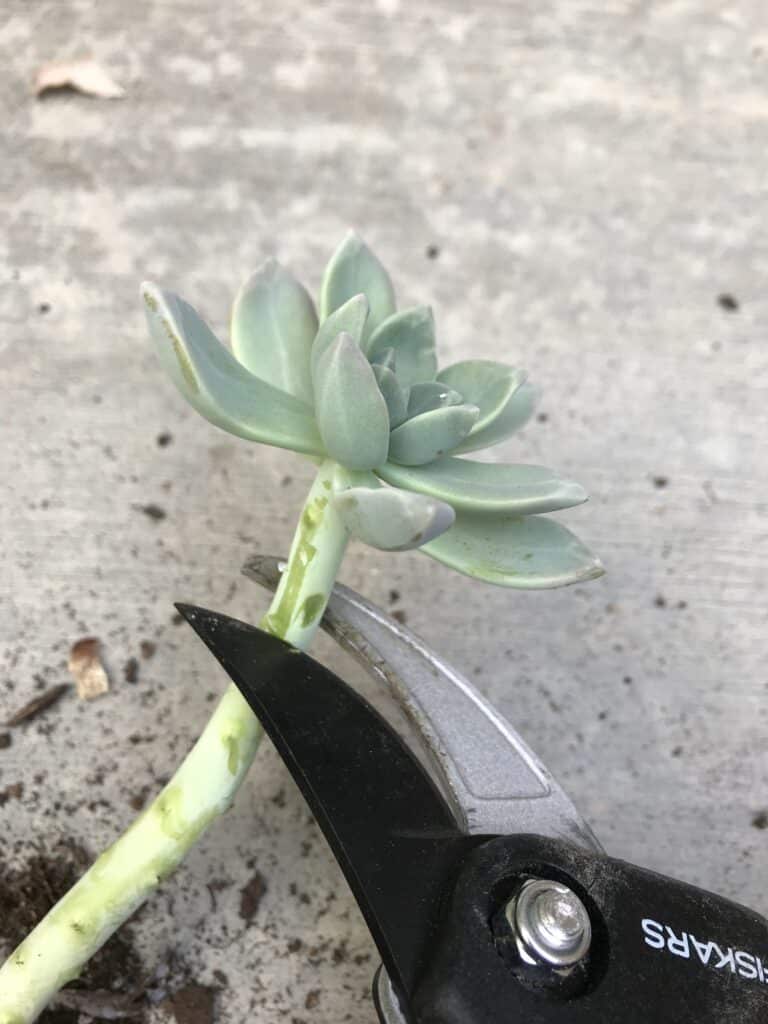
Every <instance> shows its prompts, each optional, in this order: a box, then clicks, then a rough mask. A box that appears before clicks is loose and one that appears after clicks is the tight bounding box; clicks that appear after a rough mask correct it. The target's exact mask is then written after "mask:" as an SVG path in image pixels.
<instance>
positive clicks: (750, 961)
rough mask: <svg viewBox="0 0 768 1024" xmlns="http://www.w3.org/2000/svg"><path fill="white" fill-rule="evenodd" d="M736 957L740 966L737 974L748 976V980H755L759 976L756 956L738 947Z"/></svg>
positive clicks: (743, 976)
mask: <svg viewBox="0 0 768 1024" xmlns="http://www.w3.org/2000/svg"><path fill="white" fill-rule="evenodd" d="M734 956H735V959H736V966H737V967H738V970H737V972H736V973H737V974H738V975H739V976H740V977H742V978H746V979H747V980H748V981H754V979H755V978H756V977H757V965H756V963H755V960H756V957H754V956H752V954H751V953H745V952H744V950H742V949H737V950H736V953H735V954H734Z"/></svg>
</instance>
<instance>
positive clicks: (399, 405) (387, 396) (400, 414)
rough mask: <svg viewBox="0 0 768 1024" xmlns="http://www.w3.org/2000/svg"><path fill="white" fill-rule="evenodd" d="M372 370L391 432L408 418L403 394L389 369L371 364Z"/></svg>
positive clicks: (380, 364)
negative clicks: (384, 405)
mask: <svg viewBox="0 0 768 1024" xmlns="http://www.w3.org/2000/svg"><path fill="white" fill-rule="evenodd" d="M372 369H373V374H374V376H375V377H376V383H377V384H378V385H379V391H381V393H382V395H383V396H384V401H385V402H386V403H387V411H388V412H389V427H390V430H392V429H394V428H395V427H399V426H400V424H401V423H402V422H403V421H404V420H405V419H406V418H407V416H408V403H407V401H406V397H405V392H404V391H403V389H402V388H401V387H400V382H399V381H398V379H397V377H396V376H395V374H394V373H393V372H392V370H390V369H389V367H387V366H385V365H384V364H383V363H373V364H372Z"/></svg>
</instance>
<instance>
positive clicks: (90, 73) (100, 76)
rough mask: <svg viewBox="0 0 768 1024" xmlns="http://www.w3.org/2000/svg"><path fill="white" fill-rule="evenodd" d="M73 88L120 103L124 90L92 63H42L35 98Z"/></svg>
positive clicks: (84, 61)
mask: <svg viewBox="0 0 768 1024" xmlns="http://www.w3.org/2000/svg"><path fill="white" fill-rule="evenodd" d="M62 89H73V90H74V91H75V92H81V93H83V94H84V95H86V96H95V97H97V98H98V99H102V100H121V99H122V98H123V97H124V96H125V89H124V88H123V87H122V86H121V85H118V84H117V82H116V81H115V80H114V79H113V78H112V76H111V75H110V74H109V73H108V72H107V71H106V70H105V68H104V67H102V65H101V64H98V63H97V62H96V61H95V60H72V61H58V62H55V63H52V64H45V65H43V67H41V68H40V70H39V71H38V73H37V77H36V79H35V96H38V97H39V96H42V95H44V94H45V93H47V92H56V91H59V90H62Z"/></svg>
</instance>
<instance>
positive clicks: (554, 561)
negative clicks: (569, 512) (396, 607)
mask: <svg viewBox="0 0 768 1024" xmlns="http://www.w3.org/2000/svg"><path fill="white" fill-rule="evenodd" d="M422 550H423V551H424V553H425V554H427V555H430V557H432V558H435V559H437V561H438V562H443V563H444V564H445V565H449V566H450V567H451V568H452V569H456V570H458V572H461V573H464V575H465V576H474V577H475V578H476V579H479V580H485V581H486V582H487V583H496V584H498V585H499V586H502V587H517V588H520V589H524V590H542V589H546V588H549V587H562V586H565V585H566V584H569V583H582V582H584V581H586V580H592V579H596V578H597V577H598V576H602V574H603V571H604V570H603V567H602V565H601V564H600V561H599V559H598V558H596V557H595V555H593V554H592V553H591V552H590V551H589V550H588V549H587V548H586V547H585V546H584V545H583V544H582V543H581V541H580V540H579V539H578V538H577V537H575V536H574V535H573V534H572V533H571V532H570V530H566V528H565V527H564V526H561V525H560V523H557V522H555V520H554V519H548V518H547V517H546V516H514V515H509V514H508V513H488V512H457V514H456V522H455V523H454V525H453V526H452V527H451V529H450V530H448V531H447V532H446V533H444V534H443V535H442V536H440V537H438V538H437V539H436V540H433V541H432V542H431V543H430V544H428V545H426V546H425V547H424V548H423V549H422Z"/></svg>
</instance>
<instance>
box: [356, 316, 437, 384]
mask: <svg viewBox="0 0 768 1024" xmlns="http://www.w3.org/2000/svg"><path fill="white" fill-rule="evenodd" d="M363 348H364V349H365V353H366V355H367V356H368V358H369V359H370V360H371V361H372V362H373V361H374V360H378V357H379V353H380V352H383V351H384V350H386V349H388V348H392V349H394V350H395V353H396V358H397V376H398V379H399V381H400V383H401V384H402V385H403V386H404V387H410V386H411V385H412V384H418V383H420V382H421V381H425V380H433V379H434V376H435V374H436V373H437V356H436V355H435V319H434V316H433V315H432V310H431V309H430V308H429V306H416V307H415V308H414V309H404V310H403V311H402V312H401V313H395V314H394V315H393V316H390V317H389V318H388V319H387V320H385V321H384V323H382V324H381V325H380V326H379V327H378V328H377V329H376V330H375V331H374V332H373V334H372V335H371V337H370V338H369V340H368V341H367V342H365V343H364V344H363Z"/></svg>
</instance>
